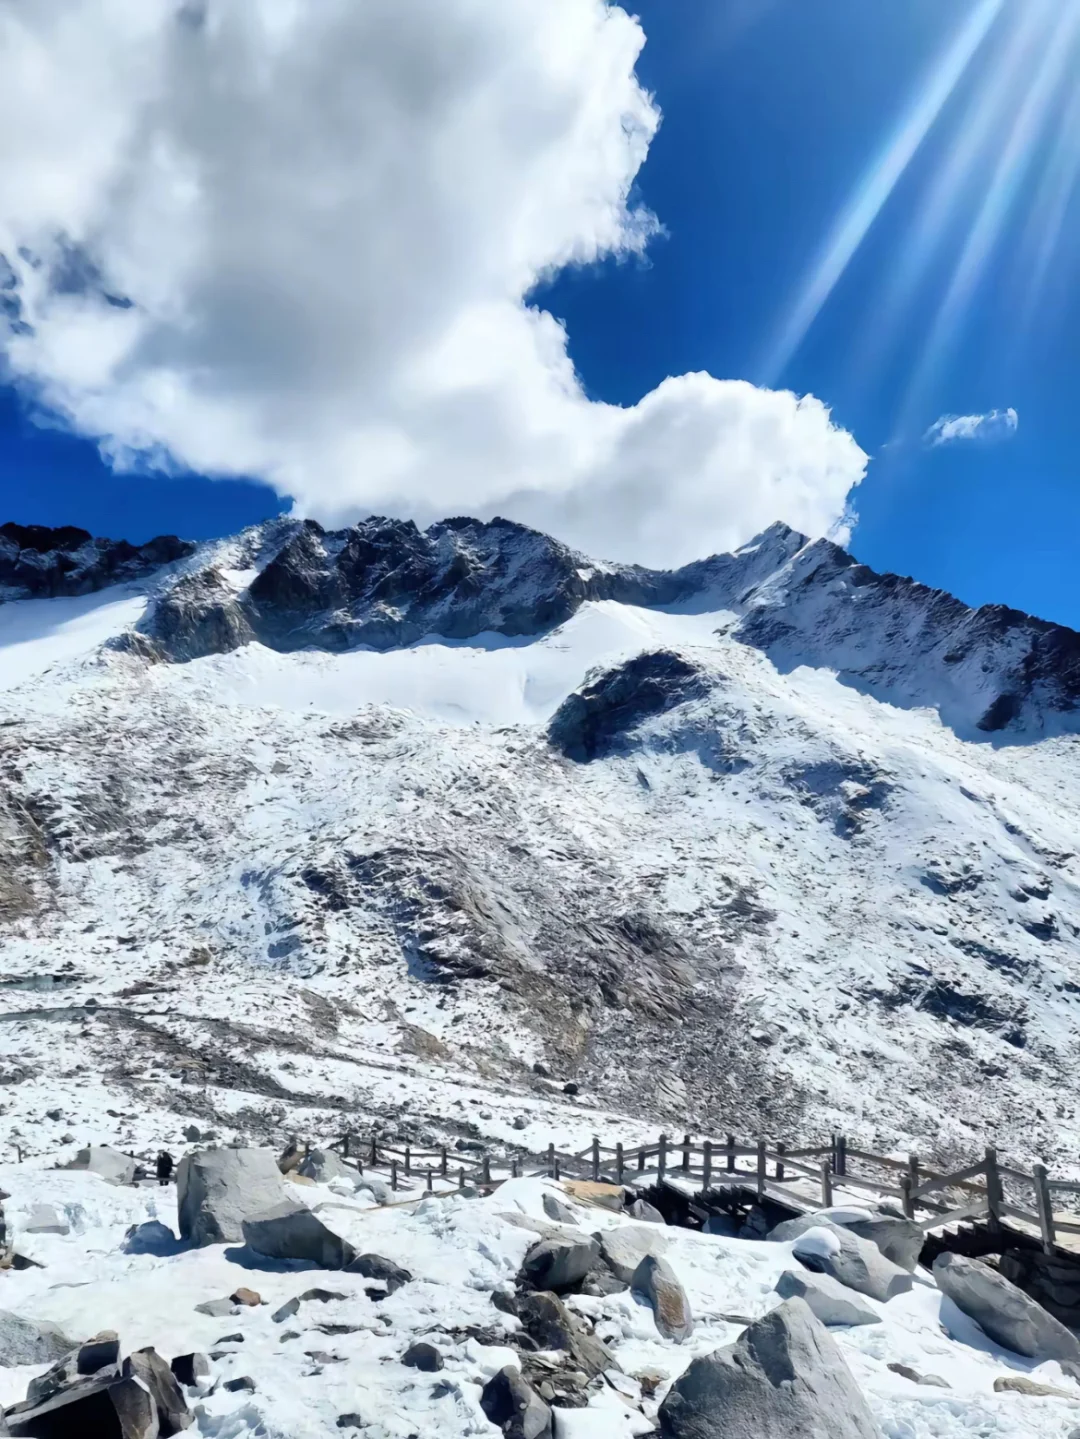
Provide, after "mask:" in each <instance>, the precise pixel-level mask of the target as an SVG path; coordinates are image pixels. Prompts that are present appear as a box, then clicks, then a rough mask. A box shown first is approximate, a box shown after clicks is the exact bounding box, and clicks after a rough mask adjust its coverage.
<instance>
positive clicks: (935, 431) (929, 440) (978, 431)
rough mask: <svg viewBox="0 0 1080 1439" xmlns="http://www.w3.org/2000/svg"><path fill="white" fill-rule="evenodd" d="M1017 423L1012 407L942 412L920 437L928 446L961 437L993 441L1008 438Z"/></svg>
mask: <svg viewBox="0 0 1080 1439" xmlns="http://www.w3.org/2000/svg"><path fill="white" fill-rule="evenodd" d="M1019 427H1020V416H1019V415H1018V414H1017V413H1016V411H1015V410H1013V409H1008V410H988V411H987V412H986V414H985V415H942V417H941V419H940V420H935V421H934V423H933V424H932V425H931V426H930V428H929V429H928V430H927V432H926V434H925V435H924V436H923V439H924V441H925V443H926V444H928V445H929V446H930V447H931V449H937V448H938V447H939V446H941V445H956V444H962V443H963V442H965V441H968V442H972V441H974V442H976V443H978V444H983V445H996V444H999V443H1000V442H1001V441H1002V440H1008V439H1011V438H1012V436H1013V435H1015V434H1016V431H1017V430H1018V429H1019Z"/></svg>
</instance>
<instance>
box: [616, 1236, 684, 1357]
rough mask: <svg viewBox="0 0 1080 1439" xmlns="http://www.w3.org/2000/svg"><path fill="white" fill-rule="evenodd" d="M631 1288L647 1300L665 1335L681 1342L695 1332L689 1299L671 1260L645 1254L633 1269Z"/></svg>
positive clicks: (660, 1329)
mask: <svg viewBox="0 0 1080 1439" xmlns="http://www.w3.org/2000/svg"><path fill="white" fill-rule="evenodd" d="M630 1288H631V1289H632V1290H633V1291H634V1293H635V1294H640V1295H641V1297H642V1298H643V1299H644V1300H645V1302H646V1303H647V1304H648V1306H649V1308H650V1309H651V1310H652V1312H653V1315H654V1316H655V1318H656V1327H657V1329H658V1330H659V1331H660V1333H661V1334H662V1335H663V1336H664V1338H665V1339H671V1340H673V1341H674V1342H675V1343H676V1344H682V1343H683V1341H684V1340H686V1339H689V1338H690V1336H691V1334H693V1332H694V1316H693V1314H692V1313H691V1312H690V1301H689V1300H688V1299H687V1297H686V1292H685V1290H684V1289H683V1287H682V1285H681V1284H680V1283H679V1281H678V1280H677V1279H676V1278H675V1274H674V1271H673V1270H672V1268H671V1266H670V1265H669V1264H667V1263H666V1262H665V1261H664V1260H663V1259H658V1258H657V1257H656V1256H655V1255H654V1254H646V1255H645V1257H644V1259H642V1261H641V1263H640V1264H639V1265H638V1267H637V1268H636V1269H635V1270H634V1274H633V1278H632V1279H631V1281H630Z"/></svg>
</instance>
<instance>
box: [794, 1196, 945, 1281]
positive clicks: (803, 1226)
mask: <svg viewBox="0 0 1080 1439" xmlns="http://www.w3.org/2000/svg"><path fill="white" fill-rule="evenodd" d="M822 1225H825V1226H828V1225H833V1226H834V1227H835V1228H837V1229H846V1230H847V1231H848V1233H849V1234H854V1235H855V1236H856V1237H857V1238H859V1239H866V1240H868V1241H869V1242H870V1243H871V1244H873V1245H875V1246H876V1247H877V1248H878V1249H879V1250H880V1251H881V1253H882V1254H883V1255H884V1256H885V1258H886V1259H888V1260H890V1261H891V1262H892V1263H893V1264H896V1265H898V1266H899V1267H900V1268H901V1269H906V1270H907V1271H908V1273H909V1274H913V1273H914V1272H915V1269H916V1267H917V1266H918V1263H919V1255H920V1254H921V1253H922V1248H923V1244H924V1243H925V1240H926V1236H925V1235H924V1234H923V1232H922V1230H921V1229H920V1228H919V1226H918V1225H917V1224H916V1223H915V1221H914V1220H913V1219H905V1218H904V1216H903V1215H902V1214H893V1213H891V1212H890V1211H888V1210H886V1209H881V1208H876V1209H864V1210H860V1209H843V1208H839V1207H838V1208H833V1209H820V1210H818V1211H816V1212H815V1213H813V1214H800V1215H799V1216H798V1218H797V1219H786V1220H784V1222H783V1223H782V1224H778V1225H777V1226H776V1228H775V1229H773V1230H771V1231H770V1233H769V1238H770V1239H775V1240H777V1241H778V1242H787V1241H790V1240H792V1239H797V1238H798V1237H799V1235H800V1234H805V1233H806V1231H807V1230H808V1229H816V1228H818V1227H820V1226H822Z"/></svg>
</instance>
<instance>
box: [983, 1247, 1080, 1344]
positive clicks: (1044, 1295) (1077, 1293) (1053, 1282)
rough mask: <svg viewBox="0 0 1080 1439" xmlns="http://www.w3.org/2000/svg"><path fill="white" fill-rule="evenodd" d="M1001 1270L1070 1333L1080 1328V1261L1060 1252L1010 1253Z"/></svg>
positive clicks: (1005, 1254)
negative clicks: (1066, 1327)
mask: <svg viewBox="0 0 1080 1439" xmlns="http://www.w3.org/2000/svg"><path fill="white" fill-rule="evenodd" d="M998 1269H999V1270H1000V1272H1001V1273H1002V1274H1003V1275H1004V1276H1005V1278H1006V1279H1008V1280H1010V1281H1011V1282H1012V1283H1013V1284H1015V1285H1016V1287H1017V1289H1022V1290H1023V1291H1024V1293H1025V1294H1027V1295H1030V1297H1031V1298H1032V1299H1034V1300H1035V1301H1036V1302H1037V1303H1039V1304H1041V1305H1042V1307H1043V1308H1044V1309H1048V1310H1049V1311H1050V1313H1051V1314H1052V1315H1053V1316H1054V1318H1055V1319H1060V1320H1061V1322H1062V1324H1065V1325H1067V1326H1068V1328H1070V1329H1077V1328H1080V1257H1078V1256H1076V1255H1073V1254H1066V1253H1063V1252H1062V1251H1061V1250H1058V1251H1057V1252H1056V1253H1054V1254H1044V1253H1043V1252H1042V1250H1041V1249H1007V1250H1006V1251H1005V1253H1004V1254H1003V1255H1002V1256H1001V1258H1000V1260H999V1261H998Z"/></svg>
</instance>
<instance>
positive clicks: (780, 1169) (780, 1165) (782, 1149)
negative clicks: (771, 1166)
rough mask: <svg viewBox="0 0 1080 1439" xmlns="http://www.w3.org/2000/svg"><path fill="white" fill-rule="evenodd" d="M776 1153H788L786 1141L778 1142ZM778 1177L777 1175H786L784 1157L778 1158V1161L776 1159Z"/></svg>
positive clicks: (781, 1177) (779, 1176)
mask: <svg viewBox="0 0 1080 1439" xmlns="http://www.w3.org/2000/svg"><path fill="white" fill-rule="evenodd" d="M776 1153H777V1155H783V1154H786V1153H787V1145H786V1144H784V1143H782V1142H777V1145H776ZM776 1177H777V1179H783V1177H784V1161H783V1159H780V1158H778V1159H777V1161H776Z"/></svg>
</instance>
